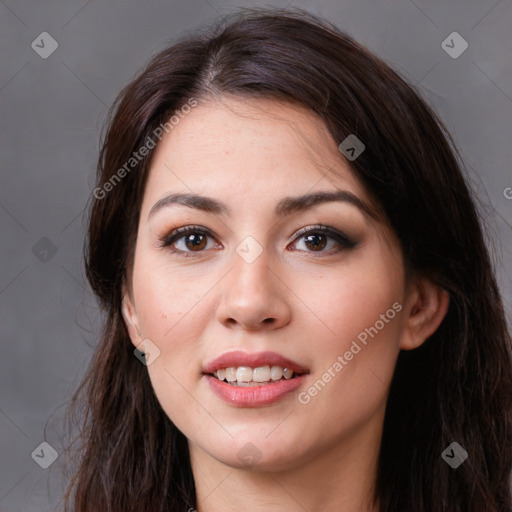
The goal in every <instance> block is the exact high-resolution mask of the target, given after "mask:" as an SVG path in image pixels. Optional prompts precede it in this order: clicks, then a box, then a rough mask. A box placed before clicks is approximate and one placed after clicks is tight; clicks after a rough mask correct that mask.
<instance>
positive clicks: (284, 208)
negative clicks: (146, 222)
mask: <svg viewBox="0 0 512 512" xmlns="http://www.w3.org/2000/svg"><path fill="white" fill-rule="evenodd" d="M330 202H343V203H348V204H350V205H352V206H355V207H356V208H359V209H360V210H361V211H362V212H363V213H366V214H367V215H369V216H370V217H372V218H373V219H377V218H378V216H377V214H376V212H375V211H374V210H373V209H372V208H370V207H369V206H368V205H367V204H366V203H365V202H364V201H362V200H361V199H360V198H359V197H357V196H356V195H354V194H353V193H352V192H349V191H348V190H336V191H324V192H313V193H311V194H305V195H302V196H297V197H284V198H283V199H281V200H280V201H279V202H278V203H277V204H276V206H275V208H274V213H275V215H276V216H278V217H285V216H287V215H291V214H293V213H298V212H303V211H307V210H310V209H311V208H314V207H315V206H317V205H319V204H322V203H330ZM175 204H180V205H183V206H188V207H189V208H195V209H197V210H201V211H204V212H208V213H213V214H216V215H226V216H228V217H229V216H231V213H232V212H231V209H230V208H229V207H228V206H227V205H226V204H224V203H222V202H220V201H218V200H217V199H214V198H212V197H207V196H201V195H198V194H190V193H175V194H170V195H168V196H166V197H163V198H162V199H160V200H159V201H157V202H156V203H155V204H154V205H153V207H152V208H151V210H150V212H149V214H148V219H149V218H150V217H152V216H153V215H154V214H155V213H156V212H157V211H159V210H162V209H163V208H167V207H169V206H172V205H175Z"/></svg>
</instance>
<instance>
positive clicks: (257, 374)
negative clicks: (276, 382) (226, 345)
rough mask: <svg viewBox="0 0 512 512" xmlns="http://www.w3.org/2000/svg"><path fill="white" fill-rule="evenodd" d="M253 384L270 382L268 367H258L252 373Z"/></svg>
mask: <svg viewBox="0 0 512 512" xmlns="http://www.w3.org/2000/svg"><path fill="white" fill-rule="evenodd" d="M252 380H253V381H254V382H267V381H269V380H270V366H258V368H254V370H253V372H252Z"/></svg>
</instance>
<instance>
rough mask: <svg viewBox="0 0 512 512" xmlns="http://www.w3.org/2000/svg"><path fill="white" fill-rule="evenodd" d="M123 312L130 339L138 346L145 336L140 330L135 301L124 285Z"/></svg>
mask: <svg viewBox="0 0 512 512" xmlns="http://www.w3.org/2000/svg"><path fill="white" fill-rule="evenodd" d="M121 312H122V314H123V320H124V323H125V325H126V329H127V330H128V334H129V335H130V339H131V341H132V343H133V344H134V345H135V347H138V346H139V345H140V343H141V342H142V339H143V337H142V335H141V332H140V328H139V320H138V318H137V312H136V309H135V304H134V301H133V299H132V297H131V296H130V294H129V293H128V291H127V290H126V289H125V287H123V301H122V305H121Z"/></svg>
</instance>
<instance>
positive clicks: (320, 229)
mask: <svg viewBox="0 0 512 512" xmlns="http://www.w3.org/2000/svg"><path fill="white" fill-rule="evenodd" d="M191 233H193V234H200V235H205V236H208V237H211V238H214V236H213V234H212V233H211V231H210V230H208V229H207V228H204V227H202V226H196V225H191V226H186V227H182V228H178V229H175V230H174V231H172V232H171V233H169V234H168V235H166V236H164V237H162V238H160V243H159V246H160V247H162V248H168V249H169V250H171V251H172V252H173V253H178V254H179V255H182V256H183V257H185V258H189V257H194V256H196V254H195V252H196V251H183V250H181V249H176V248H174V247H172V244H173V243H175V242H177V241H178V240H181V239H182V238H183V237H184V236H185V235H188V234H191ZM309 234H323V235H327V236H329V237H330V238H332V239H334V240H335V241H336V242H337V243H338V244H339V247H338V248H337V249H335V250H334V252H335V253H338V252H341V251H343V250H345V249H352V248H353V247H354V246H355V245H356V243H355V242H354V241H353V240H351V239H350V238H349V237H348V236H346V235H345V234H344V233H342V232H340V231H338V230H337V229H335V228H334V227H333V226H328V225H325V224H317V225H315V226H310V227H307V228H302V229H300V230H299V231H298V232H297V233H295V235H294V241H295V240H296V239H298V238H303V237H304V236H306V235H309ZM331 251H332V249H331ZM202 252H205V251H204V250H203V251H197V255H199V254H200V253H202ZM300 252H310V253H315V252H316V251H300ZM325 252H330V251H323V250H322V251H318V253H320V254H322V253H325Z"/></svg>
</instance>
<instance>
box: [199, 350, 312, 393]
mask: <svg viewBox="0 0 512 512" xmlns="http://www.w3.org/2000/svg"><path fill="white" fill-rule="evenodd" d="M266 365H269V366H281V367H282V368H290V369H291V370H293V371H294V372H295V373H308V369H307V368H304V367H303V366H301V365H300V364H299V363H297V362H295V361H292V360H291V359H288V358H286V357H284V356H282V355H280V354H277V353H276V352H257V353H254V354H249V353H247V352H243V351H241V350H234V351H231V352H226V353H224V354H222V355H220V356H219V357H216V358H215V359H213V360H212V361H210V362H209V363H207V364H206V365H205V366H204V367H203V369H202V372H203V373H214V372H216V371H217V370H219V369H221V368H230V367H232V366H234V367H238V366H250V367H251V368H257V367H259V366H266ZM262 387H264V386H262Z"/></svg>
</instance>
